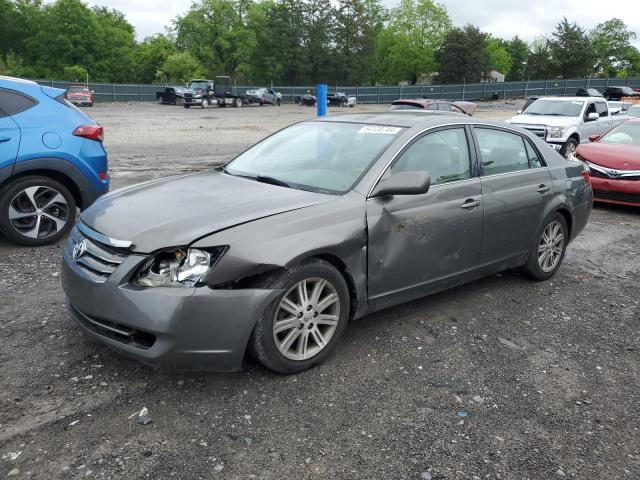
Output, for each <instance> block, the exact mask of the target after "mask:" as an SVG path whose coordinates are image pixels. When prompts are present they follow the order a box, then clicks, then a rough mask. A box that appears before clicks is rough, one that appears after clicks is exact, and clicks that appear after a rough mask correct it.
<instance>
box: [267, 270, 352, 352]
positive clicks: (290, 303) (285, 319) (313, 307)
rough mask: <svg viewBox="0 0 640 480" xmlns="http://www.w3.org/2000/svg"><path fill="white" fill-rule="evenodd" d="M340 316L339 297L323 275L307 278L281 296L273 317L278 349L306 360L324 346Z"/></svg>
mask: <svg viewBox="0 0 640 480" xmlns="http://www.w3.org/2000/svg"><path fill="white" fill-rule="evenodd" d="M339 319H340V297H339V296H338V292H337V291H336V288H335V287H334V286H333V285H332V284H331V283H330V282H328V281H327V280H324V279H322V278H308V279H305V280H302V281H300V282H298V283H297V284H296V285H294V286H293V287H291V288H290V289H289V291H288V292H287V293H286V294H285V295H284V297H282V300H281V301H280V303H279V304H278V308H277V309H276V313H275V318H274V320H273V339H274V341H275V344H276V347H277V348H278V351H279V352H280V353H281V354H282V355H284V356H285V357H286V358H288V359H291V360H307V359H309V358H311V357H313V356H315V355H317V354H318V353H319V352H320V351H321V350H322V349H324V348H325V347H326V346H327V344H328V343H329V341H330V340H331V337H332V336H333V334H334V333H335V331H336V328H337V326H338V321H339Z"/></svg>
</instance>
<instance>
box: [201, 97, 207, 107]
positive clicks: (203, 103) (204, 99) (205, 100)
mask: <svg viewBox="0 0 640 480" xmlns="http://www.w3.org/2000/svg"><path fill="white" fill-rule="evenodd" d="M200 108H202V109H205V108H209V100H208V99H206V98H203V99H202V103H201V104H200Z"/></svg>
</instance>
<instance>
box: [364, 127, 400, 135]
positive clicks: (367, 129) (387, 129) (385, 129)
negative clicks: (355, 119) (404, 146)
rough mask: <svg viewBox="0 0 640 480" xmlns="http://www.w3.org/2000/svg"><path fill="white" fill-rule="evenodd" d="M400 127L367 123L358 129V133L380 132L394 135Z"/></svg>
mask: <svg viewBox="0 0 640 480" xmlns="http://www.w3.org/2000/svg"><path fill="white" fill-rule="evenodd" d="M400 130H402V128H400V127H383V126H382V125H367V126H365V127H362V128H361V129H360V130H358V133H382V134H384V135H395V134H396V133H398V132H399V131H400Z"/></svg>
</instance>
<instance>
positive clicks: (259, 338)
mask: <svg viewBox="0 0 640 480" xmlns="http://www.w3.org/2000/svg"><path fill="white" fill-rule="evenodd" d="M263 288H274V289H281V290H283V291H284V293H282V294H280V295H279V296H278V297H277V298H276V299H275V300H274V301H273V302H272V303H271V305H269V306H268V307H267V308H266V309H265V311H264V312H263V314H262V316H261V317H260V319H259V320H258V323H257V324H256V327H255V329H254V331H253V334H252V336H251V340H250V349H251V351H252V353H253V356H254V357H255V358H256V359H257V360H258V361H260V363H262V364H263V365H264V366H265V367H267V368H269V369H271V370H273V371H276V372H279V373H296V372H301V371H303V370H306V369H308V368H310V367H312V366H313V365H316V364H318V363H320V362H322V361H324V360H325V359H326V358H327V357H328V356H329V355H330V354H331V352H332V350H333V349H334V348H335V346H336V344H337V342H338V339H339V338H340V335H342V333H343V332H344V329H345V327H346V324H347V321H348V318H349V305H350V301H349V290H348V288H347V284H346V282H345V280H344V278H343V277H342V275H341V274H340V272H338V270H336V268H335V267H333V266H332V265H331V264H329V263H327V262H325V261H323V260H318V259H316V260H311V261H308V262H305V263H303V264H301V265H298V266H296V267H293V268H292V269H290V270H288V271H286V272H284V273H282V274H278V275H274V276H272V277H270V278H269V279H267V280H266V282H265V285H264V286H263Z"/></svg>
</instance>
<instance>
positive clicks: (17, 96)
mask: <svg viewBox="0 0 640 480" xmlns="http://www.w3.org/2000/svg"><path fill="white" fill-rule="evenodd" d="M37 103H38V102H37V101H36V100H34V99H33V98H31V97H29V96H27V95H24V94H22V93H20V92H16V91H15V90H5V89H0V109H2V111H3V112H4V113H6V114H7V115H16V114H18V113H21V112H24V111H25V110H29V109H30V108H31V107H33V106H34V105H36V104H37Z"/></svg>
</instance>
